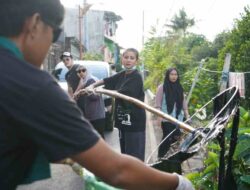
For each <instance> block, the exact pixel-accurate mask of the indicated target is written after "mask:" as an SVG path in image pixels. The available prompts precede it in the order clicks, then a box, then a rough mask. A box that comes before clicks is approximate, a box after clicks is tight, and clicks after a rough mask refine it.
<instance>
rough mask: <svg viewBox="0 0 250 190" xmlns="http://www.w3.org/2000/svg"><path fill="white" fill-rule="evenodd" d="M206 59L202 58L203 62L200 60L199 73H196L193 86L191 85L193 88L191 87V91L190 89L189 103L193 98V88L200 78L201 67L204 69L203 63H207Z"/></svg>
mask: <svg viewBox="0 0 250 190" xmlns="http://www.w3.org/2000/svg"><path fill="white" fill-rule="evenodd" d="M205 61H206V60H205V59H202V60H201V62H200V65H199V68H198V71H197V73H196V75H195V78H194V81H193V83H192V86H191V88H190V91H189V93H188V97H187V104H188V103H189V100H190V98H191V95H192V92H193V89H194V87H195V85H196V82H197V81H198V78H199V75H200V72H201V69H202V67H203V64H204V63H205Z"/></svg>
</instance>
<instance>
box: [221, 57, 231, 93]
mask: <svg viewBox="0 0 250 190" xmlns="http://www.w3.org/2000/svg"><path fill="white" fill-rule="evenodd" d="M230 62H231V54H230V53H227V54H226V57H225V62H224V66H223V71H222V76H221V84H220V92H221V91H223V90H225V89H226V88H227V82H228V78H229V68H230Z"/></svg>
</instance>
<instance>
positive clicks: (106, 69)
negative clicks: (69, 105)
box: [52, 60, 113, 131]
mask: <svg viewBox="0 0 250 190" xmlns="http://www.w3.org/2000/svg"><path fill="white" fill-rule="evenodd" d="M74 64H79V65H83V66H85V67H86V68H87V70H88V72H89V73H90V74H92V75H93V76H94V77H96V78H97V79H99V80H101V79H103V78H106V77H109V76H110V75H111V69H110V65H109V64H108V63H107V62H103V61H85V60H84V61H75V60H74ZM67 72H68V68H67V67H65V65H64V63H63V62H60V63H58V64H57V65H56V67H55V70H54V71H53V73H52V74H53V75H54V76H55V77H56V78H57V80H58V84H59V85H60V86H61V88H62V89H64V90H65V91H66V92H67V90H68V85H67V82H66V80H65V75H66V73H67ZM103 98H104V103H105V107H106V109H105V112H106V124H105V129H106V130H108V131H111V130H113V121H112V113H109V112H107V110H108V109H107V107H108V106H110V105H111V104H112V98H111V97H109V96H106V95H103Z"/></svg>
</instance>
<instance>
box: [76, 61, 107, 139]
mask: <svg viewBox="0 0 250 190" xmlns="http://www.w3.org/2000/svg"><path fill="white" fill-rule="evenodd" d="M76 71H77V75H78V77H79V78H80V81H79V85H78V87H77V89H76V90H75V93H74V95H75V94H77V93H78V92H79V90H81V89H84V88H86V87H87V86H89V85H91V84H93V83H95V82H96V80H97V78H96V77H94V76H93V75H91V74H90V73H88V70H87V68H86V67H84V66H83V65H79V66H78V67H77V69H76ZM79 98H82V99H83V102H82V110H83V114H84V116H85V117H86V118H87V119H88V120H89V121H90V123H91V124H92V125H93V127H94V128H95V130H96V131H98V133H99V134H100V135H101V136H102V138H104V127H105V125H104V124H105V107H104V101H103V99H102V95H100V94H84V95H83V96H74V99H76V100H78V99H79Z"/></svg>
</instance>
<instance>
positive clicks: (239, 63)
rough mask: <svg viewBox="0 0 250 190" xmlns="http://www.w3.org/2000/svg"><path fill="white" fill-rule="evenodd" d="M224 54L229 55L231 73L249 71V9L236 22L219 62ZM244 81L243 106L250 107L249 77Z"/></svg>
mask: <svg viewBox="0 0 250 190" xmlns="http://www.w3.org/2000/svg"><path fill="white" fill-rule="evenodd" d="M226 53H231V55H232V58H231V69H230V70H231V71H237V72H246V71H249V70H250V8H249V6H247V7H245V8H244V13H242V14H241V18H240V19H238V20H236V22H235V27H234V28H233V30H232V31H231V34H230V36H229V39H228V40H227V42H226V46H225V47H224V48H223V49H222V50H221V51H220V54H219V62H220V63H223V61H224V57H225V54H226ZM245 79H246V82H245V84H246V100H245V103H244V104H245V106H246V107H249V106H250V90H249V89H250V75H249V74H247V75H245Z"/></svg>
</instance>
